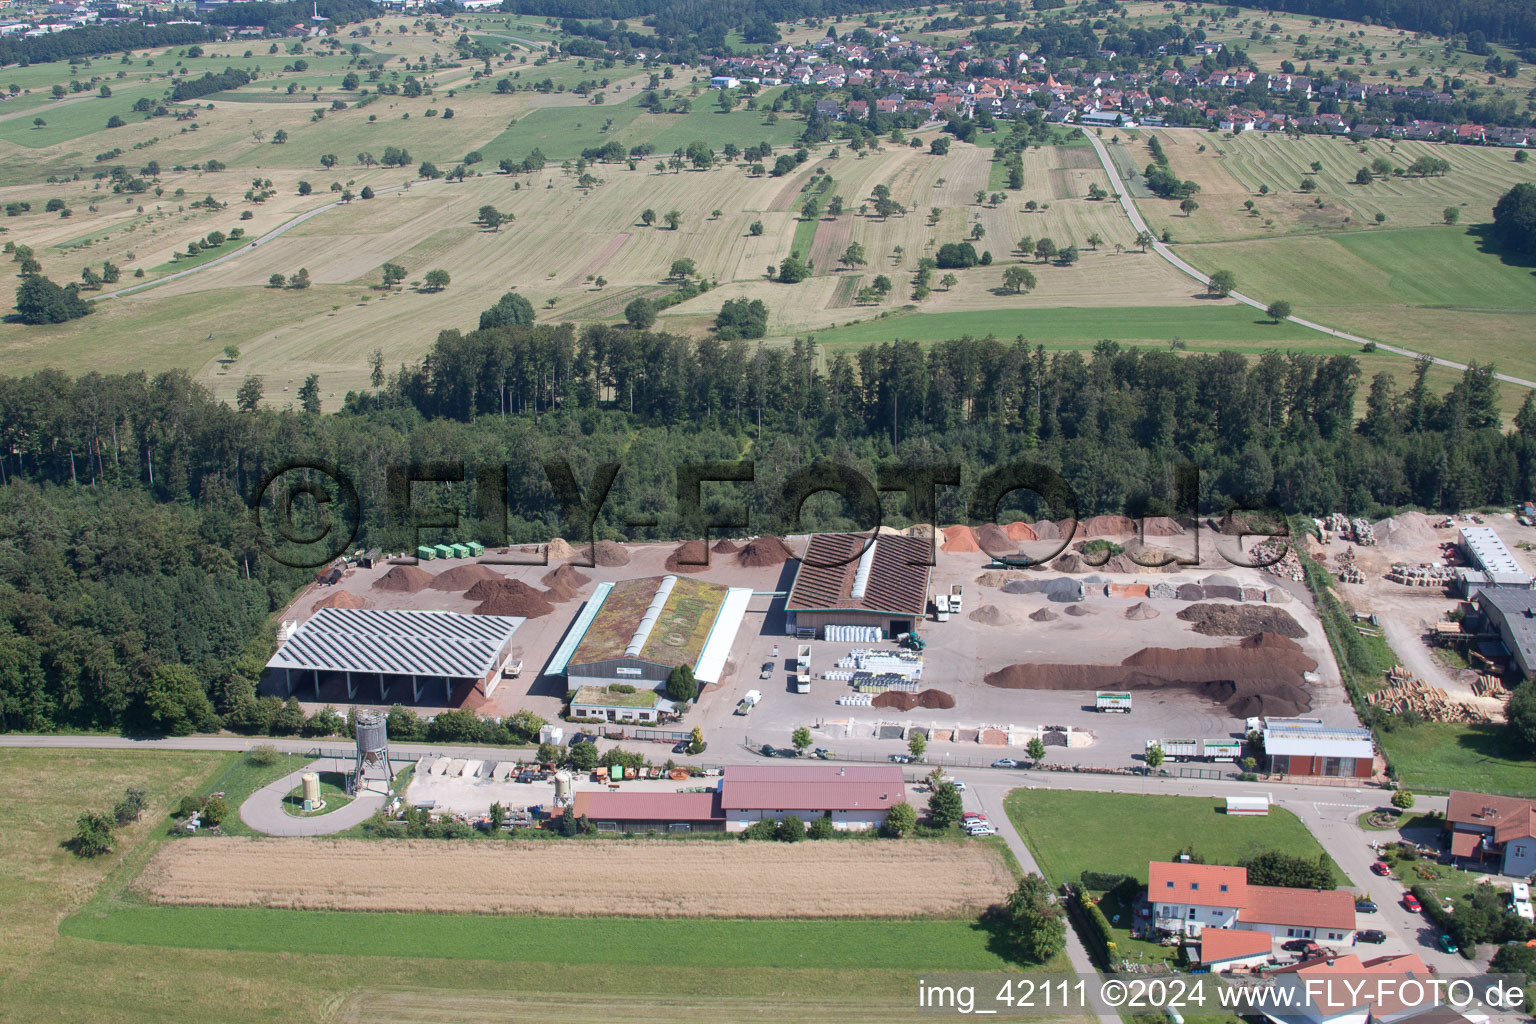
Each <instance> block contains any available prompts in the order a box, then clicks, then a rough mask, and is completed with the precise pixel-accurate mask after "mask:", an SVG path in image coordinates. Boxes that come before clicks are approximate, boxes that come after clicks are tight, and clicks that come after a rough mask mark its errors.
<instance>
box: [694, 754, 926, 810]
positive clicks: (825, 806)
mask: <svg viewBox="0 0 1536 1024" xmlns="http://www.w3.org/2000/svg"><path fill="white" fill-rule="evenodd" d="M906 798H907V791H906V783H905V781H904V780H903V778H902V774H901V769H900V768H897V767H896V766H894V765H890V766H886V765H848V766H844V767H839V766H837V765H795V766H789V765H774V766H767V765H763V766H758V765H741V766H730V767H727V768H726V769H725V777H724V779H723V780H722V781H721V783H720V806H721V807H722V808H724V809H725V810H727V811H732V810H746V811H753V810H763V811H776V810H785V811H884V810H889V809H890V808H891V806H892V805H894V804H899V803H903V802H905V800H906Z"/></svg>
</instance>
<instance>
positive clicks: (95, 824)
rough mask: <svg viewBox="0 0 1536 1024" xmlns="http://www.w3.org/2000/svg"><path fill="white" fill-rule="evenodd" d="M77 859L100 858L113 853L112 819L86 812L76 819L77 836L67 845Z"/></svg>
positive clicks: (97, 812) (107, 816)
mask: <svg viewBox="0 0 1536 1024" xmlns="http://www.w3.org/2000/svg"><path fill="white" fill-rule="evenodd" d="M67 845H68V846H69V848H70V850H71V851H72V852H73V853H74V855H75V856H76V857H100V856H101V855H102V854H104V853H111V852H112V818H111V816H110V815H107V814H103V813H102V812H100V811H86V812H85V813H84V814H82V815H80V817H78V818H76V819H75V834H74V835H73V836H71V837H70V839H69V842H68V844H67Z"/></svg>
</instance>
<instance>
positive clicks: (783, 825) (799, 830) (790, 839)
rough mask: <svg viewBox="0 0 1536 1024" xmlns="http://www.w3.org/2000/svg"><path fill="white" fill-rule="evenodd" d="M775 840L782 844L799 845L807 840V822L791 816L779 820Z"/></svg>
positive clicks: (775, 830)
mask: <svg viewBox="0 0 1536 1024" xmlns="http://www.w3.org/2000/svg"><path fill="white" fill-rule="evenodd" d="M774 838H775V839H777V840H778V841H779V842H781V843H798V842H800V840H802V839H804V838H805V822H803V821H801V820H800V819H799V818H798V817H796V816H795V815H793V814H791V815H788V816H787V817H784V818H781V819H779V824H778V827H777V828H776V829H774Z"/></svg>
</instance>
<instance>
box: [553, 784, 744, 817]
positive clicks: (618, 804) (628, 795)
mask: <svg viewBox="0 0 1536 1024" xmlns="http://www.w3.org/2000/svg"><path fill="white" fill-rule="evenodd" d="M571 809H572V810H573V811H574V812H575V813H576V814H577V815H582V814H585V815H586V816H587V817H589V818H593V819H596V820H598V821H708V820H710V819H712V818H722V817H724V815H723V814H722V813H721V811H720V794H719V793H718V792H713V793H642V792H638V791H633V790H630V791H624V790H621V791H619V792H617V793H610V792H601V791H586V790H583V791H581V792H579V793H577V794H576V798H575V801H574V804H573V806H572V808H571Z"/></svg>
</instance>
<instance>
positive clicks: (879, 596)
mask: <svg viewBox="0 0 1536 1024" xmlns="http://www.w3.org/2000/svg"><path fill="white" fill-rule="evenodd" d="M870 542H871V541H870V538H869V537H866V536H864V535H863V534H858V533H817V534H812V535H811V538H810V540H808V541H806V544H805V553H804V554H803V555H801V557H800V568H799V569H798V570H797V571H796V573H795V583H794V586H793V587H792V588H791V589H790V592H789V601H788V603H787V604H786V605H785V607H786V608H787V609H788V610H789V611H813V610H814V611H826V610H850V611H872V612H882V613H891V614H895V615H923V614H925V613H926V612H927V610H928V577H929V572H930V570H931V566H929V565H928V564H927V563H928V558H929V555H930V554H931V550H932V548H931V546H932V541H930V540H928V539H926V538H922V537H905V536H900V535H897V534H882V535H881V536H879V537H877V538H875V539H874V541H873V543H874V555H873V557H872V558H870V559H869V561H868V562H867V568H868V573H867V578H865V579H864V580H862V582H864V584H865V585H864V587H863V589H862V590H861V591H860V596H858V597H855V596H853V595H854V590H855V582H856V581H857V580H858V579H859V577H861V576H865V575H866V574H864V573H861V572H860V563H861V561H862V560H863V559H864V556H865V555H866V554H867V545H868V544H869V543H870Z"/></svg>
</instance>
